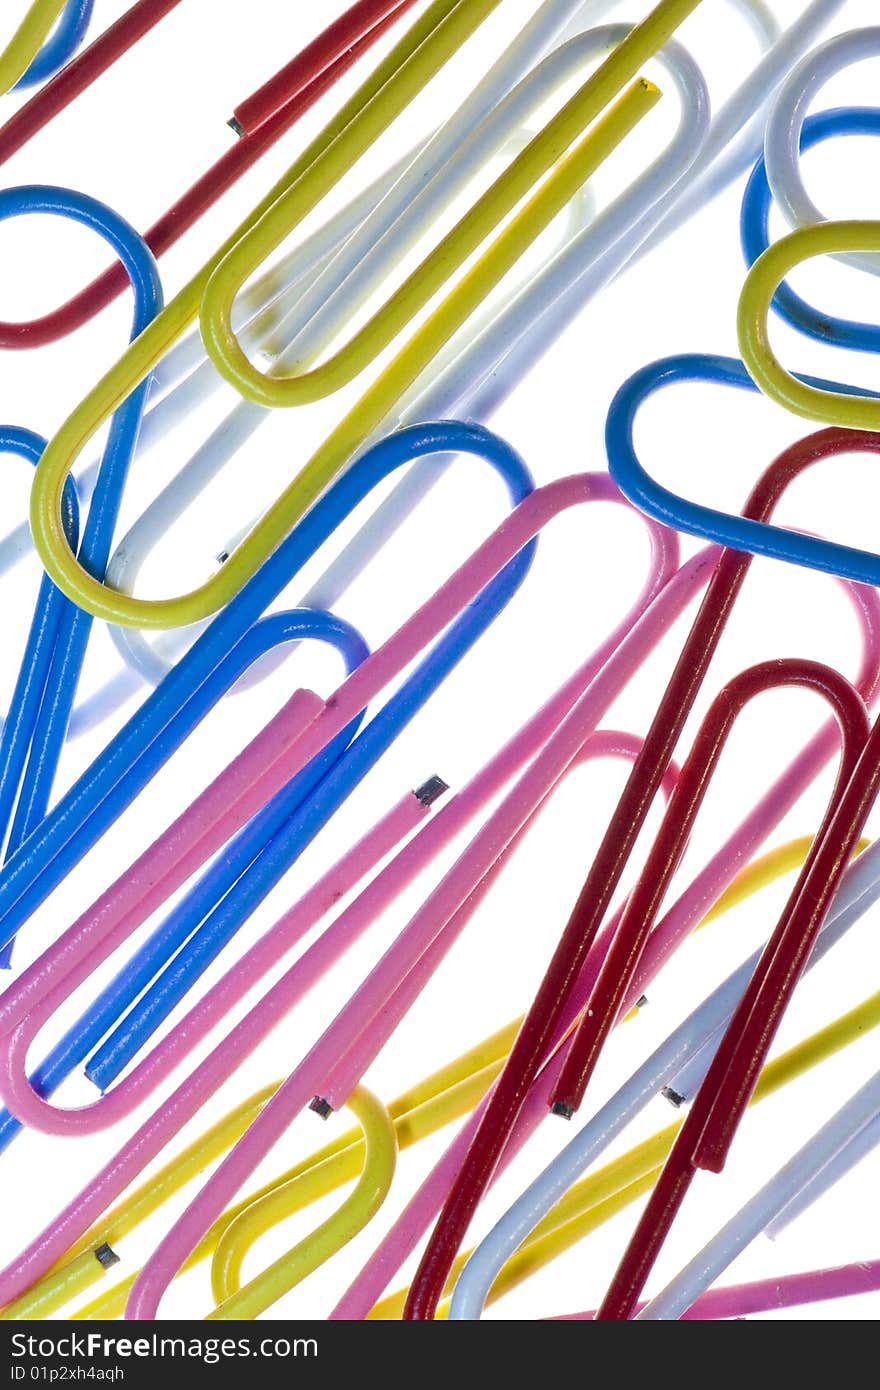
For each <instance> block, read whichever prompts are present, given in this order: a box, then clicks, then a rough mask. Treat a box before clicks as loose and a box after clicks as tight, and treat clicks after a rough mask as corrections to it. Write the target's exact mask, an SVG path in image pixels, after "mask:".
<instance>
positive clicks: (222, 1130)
mask: <svg viewBox="0 0 880 1390" xmlns="http://www.w3.org/2000/svg"><path fill="white" fill-rule="evenodd" d="M513 1031H514V1029H513V1028H512V1027H511V1026H510V1025H509V1026H508V1027H507V1028H504V1029H500V1030H499V1031H498V1032H497V1033H494V1034H492V1035H491V1036H490V1037H488V1038H486V1039H484V1040H483V1041H482V1042H481V1043H478V1044H477V1045H476V1046H475V1047H472V1048H469V1049H468V1051H467V1052H465V1053H463V1054H462V1055H461V1056H460V1057H457V1058H455V1059H454V1060H453V1061H452V1062H448V1063H447V1064H446V1065H445V1066H443V1067H441V1068H440V1069H439V1070H438V1071H436V1072H433V1073H432V1074H431V1075H430V1076H427V1077H425V1078H424V1079H423V1080H422V1081H420V1082H417V1083H416V1084H415V1085H414V1086H410V1087H408V1088H407V1090H406V1091H404V1092H403V1093H402V1095H400V1096H398V1097H397V1098H396V1099H395V1100H393V1101H391V1103H390V1104H389V1106H388V1112H389V1114H390V1115H391V1117H392V1119H393V1120H394V1124H395V1129H396V1131H397V1146H398V1149H399V1150H400V1152H403V1151H404V1150H405V1149H407V1148H409V1147H410V1146H411V1145H413V1144H415V1143H418V1142H420V1140H421V1139H422V1138H424V1137H426V1136H427V1135H430V1134H433V1133H434V1132H435V1131H436V1130H437V1129H439V1128H442V1127H443V1126H445V1125H447V1124H450V1123H452V1122H453V1121H454V1120H456V1119H459V1118H460V1117H461V1116H462V1115H466V1114H467V1113H468V1112H469V1111H470V1110H471V1109H472V1108H473V1106H474V1104H475V1103H476V1101H478V1100H479V1099H480V1097H481V1096H482V1095H483V1094H484V1093H485V1090H486V1087H487V1086H488V1085H489V1084H490V1083H491V1080H492V1078H493V1077H494V1076H495V1075H496V1074H497V1071H498V1067H499V1066H500V1064H501V1060H502V1059H503V1057H504V1055H505V1053H506V1051H507V1049H508V1047H509V1046H510V1043H511V1041H512V1038H513ZM278 1084H279V1083H277V1082H276V1083H274V1084H272V1085H269V1086H265V1087H263V1088H262V1089H261V1090H260V1091H257V1092H256V1093H255V1094H254V1095H252V1096H250V1097H249V1098H248V1100H246V1101H243V1102H242V1103H241V1104H240V1105H238V1106H236V1107H235V1109H234V1110H232V1111H230V1113H229V1114H228V1115H227V1116H225V1117H224V1118H223V1119H222V1120H220V1121H218V1122H217V1123H216V1124H214V1125H212V1126H211V1128H210V1129H209V1130H207V1131H206V1132H205V1133H204V1134H203V1135H202V1136H200V1137H199V1138H198V1139H196V1140H195V1141H193V1142H192V1143H190V1144H188V1145H187V1147H186V1148H185V1149H184V1150H182V1152H181V1153H179V1154H177V1155H175V1156H174V1157H173V1158H172V1159H170V1160H168V1161H167V1162H166V1163H165V1165H164V1166H163V1167H162V1168H160V1169H159V1170H158V1172H157V1173H155V1174H154V1175H152V1176H151V1177H150V1178H149V1179H148V1180H147V1181H146V1182H145V1183H144V1184H143V1185H142V1186H141V1187H138V1188H136V1189H135V1191H134V1192H132V1193H131V1194H130V1195H129V1196H127V1197H126V1198H125V1200H124V1201H123V1202H122V1203H121V1204H120V1206H118V1207H116V1208H114V1209H113V1210H112V1211H111V1212H109V1213H108V1214H107V1216H106V1217H105V1218H104V1220H103V1221H102V1222H101V1223H100V1224H99V1225H98V1226H96V1227H94V1228H93V1229H92V1230H91V1231H89V1232H87V1234H86V1235H85V1236H84V1237H83V1238H82V1240H81V1241H79V1242H77V1244H76V1245H74V1246H72V1247H71V1249H70V1250H69V1251H68V1252H67V1255H66V1256H65V1258H64V1261H63V1262H62V1263H60V1264H59V1265H58V1266H57V1267H56V1268H55V1269H54V1270H53V1271H52V1272H51V1273H50V1274H49V1275H47V1276H46V1278H45V1279H42V1280H40V1281H39V1283H38V1284H35V1285H34V1286H33V1287H32V1288H31V1289H30V1290H29V1292H28V1293H27V1294H26V1295H25V1296H24V1298H23V1299H21V1300H19V1301H18V1302H17V1303H15V1304H10V1305H8V1307H7V1308H6V1309H5V1310H4V1312H3V1313H2V1314H0V1317H2V1318H5V1319H18V1318H32V1317H45V1316H48V1315H49V1314H51V1313H53V1312H57V1311H58V1310H59V1309H60V1308H61V1307H62V1306H63V1305H64V1304H65V1303H66V1302H68V1301H69V1300H70V1299H71V1298H72V1297H75V1296H76V1295H77V1294H79V1293H81V1292H83V1291H84V1290H85V1289H87V1288H89V1287H91V1286H92V1285H93V1284H95V1283H97V1282H98V1281H99V1280H100V1279H101V1278H102V1276H103V1274H104V1273H106V1270H107V1268H108V1267H109V1266H102V1265H100V1264H98V1267H96V1265H95V1263H93V1262H92V1261H91V1260H90V1259H88V1258H84V1257H85V1256H91V1255H93V1254H94V1251H95V1250H97V1249H100V1248H102V1247H109V1248H111V1249H113V1250H114V1251H116V1250H118V1248H119V1244H120V1241H122V1240H123V1239H124V1238H125V1237H126V1236H127V1235H129V1234H130V1233H131V1231H133V1230H135V1229H136V1228H137V1227H138V1226H139V1225H140V1224H141V1222H143V1221H144V1220H146V1219H147V1217H149V1216H151V1215H152V1214H153V1213H154V1212H155V1211H157V1210H158V1209H159V1208H160V1207H161V1206H163V1205H164V1204H165V1202H166V1201H168V1200H169V1199H170V1198H171V1197H173V1196H174V1195H175V1193H177V1192H179V1191H180V1190H181V1188H183V1187H184V1186H185V1185H186V1184H187V1183H189V1182H191V1181H192V1180H193V1178H196V1177H198V1176H199V1175H200V1174H201V1173H202V1172H203V1171H204V1169H205V1167H206V1166H207V1165H208V1164H209V1163H211V1162H212V1161H213V1160H214V1159H215V1158H217V1157H218V1155H220V1154H222V1153H225V1152H226V1151H227V1149H228V1148H229V1147H230V1146H231V1145H232V1143H233V1142H234V1141H235V1139H237V1138H238V1137H239V1135H241V1134H243V1133H244V1131H245V1130H246V1128H247V1126H248V1124H249V1123H250V1121H251V1120H252V1119H253V1117H254V1116H255V1115H257V1114H258V1113H259V1111H260V1110H261V1109H262V1107H263V1106H264V1105H265V1103H266V1101H267V1100H268V1099H269V1097H270V1096H271V1095H272V1094H273V1093H274V1092H275V1090H276V1089H277V1086H278ZM362 1147H363V1140H362V1137H361V1136H360V1135H359V1134H358V1132H357V1130H347V1131H346V1132H345V1133H344V1134H342V1135H340V1136H339V1137H338V1138H337V1139H334V1140H331V1141H330V1142H329V1143H328V1144H326V1145H324V1146H323V1147H322V1148H321V1149H319V1150H317V1151H316V1152H315V1153H314V1154H312V1155H311V1156H310V1157H309V1158H307V1159H305V1160H303V1161H300V1162H298V1163H296V1164H295V1165H294V1166H293V1167H292V1168H289V1169H288V1170H287V1171H286V1172H285V1173H283V1174H281V1175H280V1176H279V1177H278V1178H277V1179H274V1180H272V1181H271V1182H269V1183H268V1184H266V1185H264V1186H263V1187H260V1188H258V1189H257V1190H256V1191H254V1192H252V1193H250V1194H249V1195H248V1196H246V1197H244V1198H243V1199H242V1200H241V1201H240V1202H238V1203H236V1205H235V1206H234V1207H232V1208H230V1209H229V1210H228V1211H226V1212H224V1214H223V1217H222V1218H221V1219H220V1221H218V1222H217V1223H216V1225H215V1226H214V1227H212V1229H211V1231H209V1232H208V1235H207V1236H206V1237H205V1239H204V1240H203V1241H202V1242H201V1243H200V1244H199V1246H198V1248H197V1250H196V1251H195V1252H194V1253H193V1256H192V1259H191V1260H190V1261H189V1262H188V1263H187V1266H186V1268H187V1269H189V1268H191V1267H193V1266H195V1265H197V1264H199V1263H200V1262H202V1261H204V1260H206V1259H210V1258H211V1257H213V1256H215V1254H216V1257H217V1261H218V1267H219V1268H222V1270H223V1271H224V1272H223V1281H224V1283H223V1287H224V1289H225V1287H226V1281H227V1280H228V1279H231V1278H234V1277H235V1269H236V1268H237V1267H238V1254H237V1253H236V1252H238V1251H239V1250H240V1245H239V1242H238V1237H239V1236H242V1235H243V1236H244V1237H245V1240H246V1241H248V1240H250V1238H251V1236H252V1235H253V1233H254V1232H255V1231H256V1230H257V1229H258V1228H259V1229H260V1230H263V1229H266V1226H267V1225H268V1224H271V1225H274V1224H276V1223H277V1222H278V1221H280V1220H284V1219H286V1218H287V1217H288V1216H291V1215H293V1214H294V1213H295V1212H296V1211H298V1210H300V1209H301V1207H302V1206H304V1205H306V1204H307V1202H308V1201H311V1200H314V1199H315V1198H316V1197H317V1196H321V1195H324V1194H325V1193H329V1192H331V1191H334V1190H335V1189H336V1188H337V1187H340V1186H342V1185H343V1184H344V1183H346V1182H348V1181H350V1180H351V1179H352V1178H353V1177H355V1176H356V1174H357V1171H358V1166H359V1164H360V1161H361V1151H362ZM316 1169H318V1170H320V1174H321V1188H320V1191H319V1192H318V1191H316V1190H315V1189H314V1188H313V1186H312V1185H311V1182H310V1183H309V1185H308V1187H307V1189H305V1190H304V1187H303V1184H302V1183H301V1182H300V1179H301V1178H303V1177H304V1176H305V1175H308V1174H311V1173H312V1172H313V1170H316ZM240 1217H241V1218H247V1220H246V1221H243V1225H242V1227H239V1226H237V1222H238V1220H239V1218H240ZM227 1233H228V1235H229V1240H228V1241H227V1243H226V1246H225V1248H224V1250H223V1251H222V1252H219V1245H220V1241H221V1239H223V1238H224V1237H225V1236H227ZM233 1242H234V1243H233ZM218 1272H219V1270H218ZM134 1277H135V1276H134V1275H132V1276H131V1277H130V1278H129V1279H128V1280H126V1281H125V1283H123V1284H122V1285H116V1286H115V1287H114V1288H111V1289H110V1290H108V1291H106V1292H105V1293H104V1294H102V1295H101V1297H100V1298H99V1299H98V1300H97V1304H96V1309H95V1311H94V1312H92V1311H89V1312H88V1313H86V1310H81V1312H80V1313H79V1314H75V1315H74V1316H86V1315H87V1316H95V1317H103V1316H107V1317H112V1316H117V1315H118V1314H119V1313H122V1312H123V1310H124V1307H125V1300H126V1298H127V1296H128V1292H129V1288H130V1285H131V1283H132V1282H133V1280H134ZM222 1296H223V1294H221V1297H222ZM120 1300H121V1301H120Z"/></svg>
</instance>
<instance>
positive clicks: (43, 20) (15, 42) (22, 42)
mask: <svg viewBox="0 0 880 1390" xmlns="http://www.w3.org/2000/svg"><path fill="white" fill-rule="evenodd" d="M66 4H67V0H31V4H30V6H29V8H28V10H27V13H26V14H25V15H24V18H23V19H22V20H21V22H20V24H19V25H18V28H17V29H16V31H15V33H14V34H13V35H12V37H11V39H10V40H9V42H8V43H7V44H6V47H5V48H4V49H3V50H2V52H0V93H5V92H8V91H10V90H11V89H12V88H13V87H14V86H15V84H16V83H17V82H18V81H20V79H21V78H22V77H24V75H25V73H26V72H27V69H28V68H29V66H30V65H31V63H32V62H33V61H34V59H35V58H37V57H38V56H39V52H40V49H41V48H42V46H43V44H44V43H45V41H46V39H47V38H48V37H49V34H50V32H51V30H52V26H53V25H54V24H55V22H56V21H57V19H58V17H59V15H60V14H61V11H62V10H63V9H64V7H65V5H66Z"/></svg>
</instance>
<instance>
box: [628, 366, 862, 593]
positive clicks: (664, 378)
mask: <svg viewBox="0 0 880 1390" xmlns="http://www.w3.org/2000/svg"><path fill="white" fill-rule="evenodd" d="M797 379H798V381H803V382H806V383H807V384H808V385H810V386H815V387H818V388H819V389H820V390H823V391H829V390H830V391H843V392H845V393H846V394H847V395H850V396H866V397H876V396H877V394H878V393H877V392H875V391H867V390H863V389H862V387H860V386H850V385H845V384H842V383H841V382H839V381H826V380H825V379H824V378H821V377H813V376H800V375H799V376H798V378H797ZM682 382H698V383H702V384H709V385H718V386H733V387H735V388H736V389H737V390H740V391H754V392H755V393H757V391H758V388H757V386H756V385H755V383H754V382H753V381H752V379H751V377H750V376H749V374H748V372H747V371H746V369H745V367H744V366H743V364H742V362H741V361H740V360H739V358H738V357H718V356H715V355H714V354H711V353H698V352H691V353H682V354H681V355H679V356H676V357H664V358H661V359H660V361H658V362H652V363H651V364H650V365H649V366H647V367H642V368H640V370H639V371H637V372H635V373H634V374H633V375H632V376H631V377H630V378H629V379H628V380H627V381H625V382H624V384H623V385H622V386H621V387H620V389H619V390H618V392H617V394H616V395H615V397H614V400H613V401H612V402H611V407H610V409H609V411H608V418H607V420H606V422H605V449H606V452H607V455H608V468H609V471H610V473H611V476H612V477H613V479H614V481H615V482H616V483H617V486H618V487H619V488H620V490H621V492H622V493H623V494H624V495H625V496H626V497H628V498H629V500H630V501H631V502H633V503H634V504H635V506H637V507H638V508H639V509H640V511H643V512H645V513H646V514H647V515H648V516H651V517H654V518H655V520H657V521H662V522H663V523H664V525H666V526H672V527H674V528H675V529H676V530H678V531H685V532H687V534H688V535H691V536H700V537H701V538H703V539H704V540H709V541H716V542H717V543H718V544H719V545H725V546H728V547H729V548H730V549H731V550H744V551H747V552H749V553H750V554H752V555H767V556H770V557H771V558H772V559H776V560H786V561H788V562H789V563H790V564H793V565H803V566H805V567H806V568H808V569H816V570H821V571H823V572H825V573H827V574H835V575H837V576H839V577H840V578H841V579H851V580H855V581H856V582H857V583H859V584H871V585H873V586H874V587H875V588H876V587H877V586H878V585H880V555H877V554H875V553H874V552H872V551H870V550H859V549H858V548H856V547H854V546H849V545H840V544H839V543H838V542H836V541H827V540H822V539H820V538H819V537H818V536H807V535H803V534H802V533H801V532H798V531H789V530H787V529H786V527H784V526H775V525H773V524H772V523H771V522H769V521H754V520H752V518H751V517H745V516H740V515H739V514H738V513H735V512H722V511H718V510H717V509H716V508H714V507H705V506H703V505H701V503H699V502H692V501H690V500H689V499H688V498H686V497H680V496H679V495H678V494H677V493H675V492H671V491H670V490H669V489H668V488H665V487H662V486H661V485H660V484H659V483H658V482H656V481H655V480H654V478H652V477H651V475H650V473H649V472H648V471H647V469H646V468H644V467H643V465H642V463H641V462H640V460H639V457H638V455H637V453H636V449H635V444H634V442H633V430H634V426H635V419H636V416H637V414H638V412H639V410H640V408H641V406H642V405H644V403H645V401H646V400H648V398H649V397H650V396H653V395H654V393H655V392H657V391H659V390H661V389H662V388H663V387H665V386H672V385H677V384H680V383H682Z"/></svg>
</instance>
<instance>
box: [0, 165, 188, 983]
mask: <svg viewBox="0 0 880 1390" xmlns="http://www.w3.org/2000/svg"><path fill="white" fill-rule="evenodd" d="M33 213H41V214H46V213H48V214H51V215H54V216H60V217H66V218H70V219H71V220H73V221H74V222H78V223H80V224H81V225H82V226H85V227H88V228H90V229H91V230H92V231H96V232H98V234H99V235H100V236H101V237H102V238H103V239H104V240H105V241H107V242H108V243H109V245H110V246H111V247H112V248H113V250H114V251H115V252H116V254H117V255H118V256H119V259H120V260H121V261H122V263H123V265H124V266H125V269H126V271H127V272H128V276H129V279H130V281H131V285H132V290H133V293H134V314H133V322H132V329H131V337H132V338H135V337H137V335H138V334H139V333H141V332H142V331H143V329H144V328H145V327H146V326H147V324H148V323H149V322H150V320H151V319H152V318H153V317H154V316H155V314H156V313H157V312H158V310H159V309H161V307H162V286H161V283H160V281H159V273H158V269H157V267H156V262H155V260H154V258H153V255H152V252H151V251H150V249H149V247H148V246H147V244H146V242H145V241H144V240H143V238H142V237H140V236H139V235H138V233H137V232H136V231H135V230H134V228H133V227H131V226H130V225H129V223H128V222H126V221H125V220H124V218H122V217H120V216H119V215H118V214H117V213H115V212H113V210H112V209H111V208H108V207H107V206H106V205H105V204H103V203H100V202H98V201H97V200H96V199H95V198H90V197H87V196H86V195H85V194H83V193H76V192H71V191H69V190H67V189H63V188H52V187H43V186H40V185H29V186H26V187H23V188H13V189H6V190H3V191H2V192H0V222H3V221H5V220H6V219H7V218H10V217H17V216H21V215H28V214H33ZM149 387H150V383H149V379H147V380H146V381H144V382H143V383H142V384H141V385H140V386H139V387H138V389H137V391H136V392H133V393H132V395H131V396H129V398H128V400H126V401H125V402H124V403H123V405H122V406H120V408H119V410H118V411H117V412H116V414H115V415H114V417H113V422H112V425H111V427H110V433H109V436H108V439H107V444H106V447H105V449H104V453H103V456H102V459H101V464H100V467H99V469H98V473H97V477H96V479H95V487H94V491H93V493H92V498H91V503H90V505H89V511H88V516H87V518H86V520H85V522H84V525H83V528H82V538H81V542H80V549H79V554H80V558H81V560H82V563H83V564H84V565H85V566H86V568H87V569H89V570H90V571H91V573H92V574H101V575H102V574H103V573H104V570H105V568H106V565H107V560H108V557H109V554H110V546H111V544H112V541H113V531H114V528H115V526H116V519H117V516H118V514H119V505H120V502H121V500H122V489H123V487H124V486H125V480H126V477H127V476H128V470H129V466H130V464H131V460H132V457H133V455H134V450H135V447H136V444H137V436H138V430H139V428H140V421H141V416H142V414H143V409H144V405H145V402H146V398H147V393H148V392H149ZM92 622H93V619H92V617H91V615H90V614H88V613H86V612H84V611H83V610H82V609H79V608H77V607H76V605H75V604H73V603H71V602H70V601H69V600H68V599H67V598H65V597H64V595H63V594H62V593H61V592H60V590H58V589H56V588H55V587H54V585H51V584H49V585H45V584H44V585H42V586H41V588H40V593H39V598H38V600H37V608H36V611H35V615H34V621H33V624H32V626H31V630H30V635H29V637H28V642H27V646H26V648H25V652H24V656H23V658H22V664H21V670H20V674H19V679H18V684H17V687H16V694H15V698H14V700H13V709H14V711H15V714H14V717H13V718H11V719H9V720H7V722H6V726H5V727H4V730H3V735H2V738H0V840H6V853H7V855H9V854H11V853H13V852H14V851H15V849H16V848H17V847H18V846H19V845H20V844H21V843H22V841H23V840H25V839H26V838H27V836H28V835H29V833H30V832H31V830H33V828H34V826H35V825H37V824H38V823H39V821H41V820H42V818H43V816H44V815H45V813H46V809H47V807H48V805H49V798H50V796H51V794H52V784H53V782H54V780H55V774H56V772H57V769H58V761H59V758H60V756H61V750H62V747H63V744H64V739H65V737H66V735H67V727H68V724H69V722H70V711H71V708H72V706H73V701H74V698H75V695H76V688H77V685H78V683H79V678H80V674H81V672H82V665H83V661H84V659H85V654H86V647H87V645H88V640H89V635H90V633H91V629H92ZM10 820H11V822H12V823H11V828H10ZM7 835H8V839H7ZM8 945H9V943H7V946H6V947H5V948H4V950H3V951H2V952H0V965H3V966H8V964H9V950H8Z"/></svg>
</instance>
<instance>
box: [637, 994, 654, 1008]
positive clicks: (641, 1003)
mask: <svg viewBox="0 0 880 1390" xmlns="http://www.w3.org/2000/svg"><path fill="white" fill-rule="evenodd" d="M650 1002H651V1001H650V999H649V998H648V996H647V994H643V995H641V996H640V997H639V998H638V999H637V1000H636V1008H637V1009H646V1008H647V1007H648V1005H649V1004H650Z"/></svg>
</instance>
